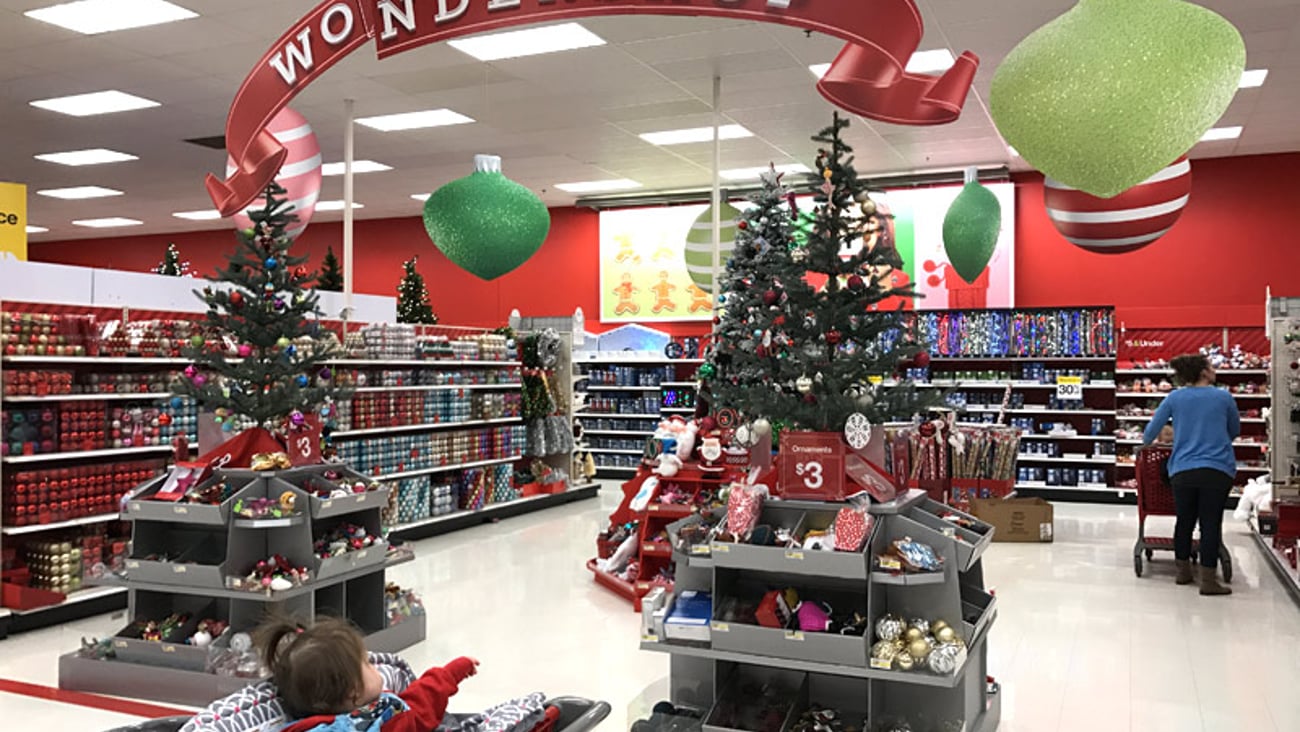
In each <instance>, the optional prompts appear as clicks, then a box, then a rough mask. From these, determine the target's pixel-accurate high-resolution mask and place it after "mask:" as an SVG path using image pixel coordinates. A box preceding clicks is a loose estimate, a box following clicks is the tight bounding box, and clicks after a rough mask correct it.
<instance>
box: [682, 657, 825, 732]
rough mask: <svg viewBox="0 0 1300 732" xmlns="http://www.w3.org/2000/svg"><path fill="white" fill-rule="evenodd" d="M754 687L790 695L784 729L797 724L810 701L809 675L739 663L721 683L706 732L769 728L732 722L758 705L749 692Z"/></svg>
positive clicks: (710, 712) (752, 731)
mask: <svg viewBox="0 0 1300 732" xmlns="http://www.w3.org/2000/svg"><path fill="white" fill-rule="evenodd" d="M750 687H763V688H775V689H778V690H780V693H783V696H785V697H788V700H789V701H788V702H787V703H785V705H784V706H785V715H784V719H783V721H782V723H781V730H783V731H784V730H789V729H790V727H791V726H793V725H794V723H795V721H797V720H798V719H799V715H800V714H803V710H804V708H805V707H806V706H807V704H808V674H805V673H802V672H799V671H786V670H784V669H775V668H762V667H758V666H737V667H734V668H733V670H732V673H731V675H730V677H728V679H727V681H726V683H725V685H724V684H719V688H721V689H722V693H721V694H719V695H718V698H717V699H718V700H717V702H715V703H714V705H713V707H712V708H711V709H710V710H709V713H708V715H707V716H706V717H705V718H704V732H762V730H765V729H767V728H765V727H760V726H753V727H738V726H731V725H730V724H729V721H730V719H731V718H732V717H733V715H735V714H736V713H738V712H739V711H741V710H744V709H750V708H753V707H754V705H755V700H754V698H753V697H752V696H750V695H749V692H748V690H749V689H750Z"/></svg>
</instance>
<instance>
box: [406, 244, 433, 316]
mask: <svg viewBox="0 0 1300 732" xmlns="http://www.w3.org/2000/svg"><path fill="white" fill-rule="evenodd" d="M419 259H420V258H419V257H411V258H410V259H408V260H406V261H405V262H403V263H402V268H403V269H404V270H406V274H405V275H403V276H402V281H401V282H399V283H397V322H399V323H418V324H421V325H433V324H435V323H437V322H438V316H437V315H434V314H433V306H432V305H430V304H429V290H428V288H426V287H425V286H424V276H423V275H421V274H420V273H419V272H416V271H415V263H416V261H418V260H419Z"/></svg>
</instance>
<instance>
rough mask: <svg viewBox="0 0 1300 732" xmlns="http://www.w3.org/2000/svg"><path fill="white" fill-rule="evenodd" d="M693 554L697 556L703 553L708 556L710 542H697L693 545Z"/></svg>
mask: <svg viewBox="0 0 1300 732" xmlns="http://www.w3.org/2000/svg"><path fill="white" fill-rule="evenodd" d="M691 554H693V555H695V556H699V555H701V554H703V555H705V556H708V554H709V545H708V544H696V545H695V546H693V547H691Z"/></svg>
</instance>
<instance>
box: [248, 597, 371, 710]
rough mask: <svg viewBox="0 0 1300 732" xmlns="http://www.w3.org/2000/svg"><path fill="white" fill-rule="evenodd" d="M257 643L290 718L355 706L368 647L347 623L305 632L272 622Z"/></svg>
mask: <svg viewBox="0 0 1300 732" xmlns="http://www.w3.org/2000/svg"><path fill="white" fill-rule="evenodd" d="M255 640H256V643H257V649H258V651H259V652H260V653H261V654H262V661H263V663H265V664H266V667H267V668H268V669H269V670H270V671H271V675H272V676H273V677H274V679H275V686H276V688H277V689H278V690H279V692H280V699H281V700H282V701H283V702H284V705H285V706H286V707H287V710H286V711H288V712H289V714H290V716H292V717H294V718H298V719H301V718H303V717H309V716H313V715H318V714H343V713H344V712H348V711H351V710H352V708H353V707H355V706H356V702H357V698H358V696H359V695H360V694H361V691H362V689H363V688H364V687H365V679H364V678H363V676H362V672H361V666H362V663H363V662H364V661H365V659H366V646H365V642H364V640H363V639H362V637H361V634H360V633H359V632H357V629H356V628H354V627H352V625H351V624H350V623H348V622H347V621H346V620H339V619H338V618H320V619H318V620H317V621H316V623H315V624H314V625H312V626H311V627H308V628H304V627H302V626H301V625H299V624H297V623H295V622H292V621H290V620H287V619H283V618H275V619H272V620H269V621H267V622H266V623H264V624H262V625H261V626H260V627H259V628H258V629H257V631H256V633H255Z"/></svg>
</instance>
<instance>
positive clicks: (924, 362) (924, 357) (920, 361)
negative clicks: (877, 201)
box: [912, 351, 930, 369]
mask: <svg viewBox="0 0 1300 732" xmlns="http://www.w3.org/2000/svg"><path fill="white" fill-rule="evenodd" d="M912 363H914V364H916V367H917V368H921V369H923V368H925V367H927V366H929V365H930V354H929V353H926V352H925V351H921V352H920V353H918V354H916V357H915V358H913V359H912Z"/></svg>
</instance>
